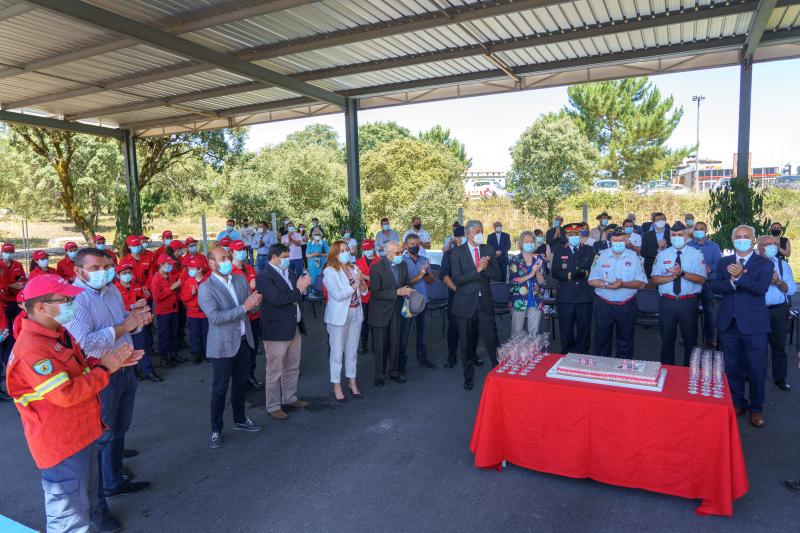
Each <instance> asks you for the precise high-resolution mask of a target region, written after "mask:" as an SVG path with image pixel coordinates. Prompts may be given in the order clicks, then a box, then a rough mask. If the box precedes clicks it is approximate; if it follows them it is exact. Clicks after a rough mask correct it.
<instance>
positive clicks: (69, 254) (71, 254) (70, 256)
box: [67, 252, 78, 261]
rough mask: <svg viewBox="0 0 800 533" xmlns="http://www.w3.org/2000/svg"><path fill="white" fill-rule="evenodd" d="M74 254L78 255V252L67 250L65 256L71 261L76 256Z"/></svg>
mask: <svg viewBox="0 0 800 533" xmlns="http://www.w3.org/2000/svg"><path fill="white" fill-rule="evenodd" d="M76 255H78V252H67V257H69V260H70V261H72V260H73V259H75V256H76Z"/></svg>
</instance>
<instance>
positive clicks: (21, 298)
mask: <svg viewBox="0 0 800 533" xmlns="http://www.w3.org/2000/svg"><path fill="white" fill-rule="evenodd" d="M24 301H25V295H24V294H22V291H19V292H18V293H17V303H18V304H21V303H22V302H24Z"/></svg>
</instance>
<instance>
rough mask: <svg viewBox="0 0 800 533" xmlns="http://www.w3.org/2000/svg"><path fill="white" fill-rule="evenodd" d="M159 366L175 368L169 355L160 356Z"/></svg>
mask: <svg viewBox="0 0 800 533" xmlns="http://www.w3.org/2000/svg"><path fill="white" fill-rule="evenodd" d="M161 366H163V367H164V368H175V365H173V364H172V361H171V360H170V358H169V357H162V358H161Z"/></svg>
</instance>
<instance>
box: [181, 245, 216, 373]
mask: <svg viewBox="0 0 800 533" xmlns="http://www.w3.org/2000/svg"><path fill="white" fill-rule="evenodd" d="M186 257H188V260H186V261H185V262H184V269H185V270H184V273H185V275H186V277H185V278H184V280H183V283H182V284H181V290H180V298H181V302H183V305H184V306H185V307H186V317H187V319H188V321H189V346H190V347H191V350H192V359H193V362H194V364H196V365H199V364H200V363H202V362H203V359H205V357H206V341H207V340H208V318H206V315H205V313H203V311H202V310H201V309H200V304H199V303H198V301H197V293H199V292H200V284H202V283H203V282H204V281H205V280H207V279H208V276H209V275H210V274H211V271H210V270H209V268H208V262H207V261H206V262H203V261H201V260H200V258H203V259H205V258H204V257H203V256H200V255H196V256H191V255H187V256H185V257H184V259H185V258H186Z"/></svg>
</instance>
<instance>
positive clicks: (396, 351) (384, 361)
mask: <svg viewBox="0 0 800 533" xmlns="http://www.w3.org/2000/svg"><path fill="white" fill-rule="evenodd" d="M400 333H401V332H400V314H399V313H398V312H393V313H392V318H391V320H389V325H387V326H386V327H378V326H372V339H373V340H374V341H375V379H386V376H387V375H389V376H392V377H396V376H398V375H400V370H399V368H398V364H399V359H400Z"/></svg>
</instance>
